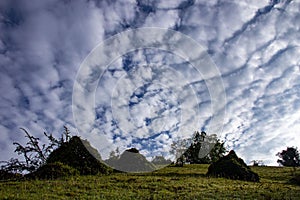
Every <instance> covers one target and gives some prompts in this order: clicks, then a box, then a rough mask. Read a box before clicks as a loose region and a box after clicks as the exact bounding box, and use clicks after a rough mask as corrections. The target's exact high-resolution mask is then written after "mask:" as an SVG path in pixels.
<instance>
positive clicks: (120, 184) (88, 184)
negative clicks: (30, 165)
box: [0, 165, 300, 199]
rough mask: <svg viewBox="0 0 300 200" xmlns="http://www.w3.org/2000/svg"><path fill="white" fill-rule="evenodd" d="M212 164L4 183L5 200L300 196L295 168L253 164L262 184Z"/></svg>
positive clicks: (1, 186)
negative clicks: (217, 172)
mask: <svg viewBox="0 0 300 200" xmlns="http://www.w3.org/2000/svg"><path fill="white" fill-rule="evenodd" d="M207 168H208V165H186V166H184V167H183V168H181V167H166V168H163V169H161V170H159V171H156V172H153V173H144V174H127V173H116V174H112V175H100V176H76V177H71V178H67V179H59V180H47V181H42V180H30V181H29V180H27V181H8V182H0V199H300V186H296V185H293V184H289V183H288V181H289V180H290V179H291V178H292V176H291V169H290V168H286V167H284V168H283V167H252V170H253V171H254V172H256V173H258V174H259V176H260V178H261V179H260V180H261V181H260V182H259V183H253V182H245V181H238V180H228V179H224V178H208V177H206V176H205V174H206V172H207Z"/></svg>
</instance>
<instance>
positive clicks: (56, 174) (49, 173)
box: [25, 162, 79, 179]
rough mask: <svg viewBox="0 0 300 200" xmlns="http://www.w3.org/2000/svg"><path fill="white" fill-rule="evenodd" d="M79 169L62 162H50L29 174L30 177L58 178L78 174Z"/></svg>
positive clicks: (27, 176)
mask: <svg viewBox="0 0 300 200" xmlns="http://www.w3.org/2000/svg"><path fill="white" fill-rule="evenodd" d="M77 175H79V171H78V170H77V169H74V168H73V167H70V166H68V165H65V164H63V163H61V162H55V163H48V164H45V165H43V166H41V167H39V168H38V169H37V170H36V171H35V172H32V173H30V174H27V175H26V176H25V177H26V178H30V179H58V178H63V177H69V176H77Z"/></svg>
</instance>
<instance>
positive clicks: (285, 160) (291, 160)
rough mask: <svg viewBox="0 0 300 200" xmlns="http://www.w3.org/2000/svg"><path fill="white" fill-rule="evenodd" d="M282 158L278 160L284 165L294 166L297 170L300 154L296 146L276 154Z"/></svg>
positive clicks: (299, 164)
mask: <svg viewBox="0 0 300 200" xmlns="http://www.w3.org/2000/svg"><path fill="white" fill-rule="evenodd" d="M276 156H278V157H279V158H281V159H278V160H277V163H279V164H280V165H282V166H287V167H293V169H294V172H295V171H296V167H299V166H300V155H299V152H298V150H297V148H295V147H287V149H286V150H282V151H281V152H278V153H277V154H276Z"/></svg>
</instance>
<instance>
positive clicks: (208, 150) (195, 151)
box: [184, 131, 227, 164]
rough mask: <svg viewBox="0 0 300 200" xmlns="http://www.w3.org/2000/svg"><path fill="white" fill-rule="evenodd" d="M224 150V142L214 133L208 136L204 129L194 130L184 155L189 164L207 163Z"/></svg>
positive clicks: (214, 160) (213, 160)
mask: <svg viewBox="0 0 300 200" xmlns="http://www.w3.org/2000/svg"><path fill="white" fill-rule="evenodd" d="M226 152H227V151H226V149H225V147H224V142H220V140H219V139H217V138H216V136H215V135H211V136H208V135H207V134H206V133H205V132H204V131H202V132H201V133H199V132H198V131H196V132H195V133H194V135H193V138H192V143H191V144H190V146H189V148H188V149H187V150H186V152H185V153H184V156H185V157H186V161H187V162H190V163H191V164H193V163H194V164H209V163H212V162H216V161H217V160H219V159H220V158H221V157H223V156H224V154H225V153H226Z"/></svg>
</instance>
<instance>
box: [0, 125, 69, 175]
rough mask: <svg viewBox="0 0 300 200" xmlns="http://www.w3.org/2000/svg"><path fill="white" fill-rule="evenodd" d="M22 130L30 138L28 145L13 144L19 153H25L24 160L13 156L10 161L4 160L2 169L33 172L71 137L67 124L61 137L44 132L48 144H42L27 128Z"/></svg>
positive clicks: (13, 171)
mask: <svg viewBox="0 0 300 200" xmlns="http://www.w3.org/2000/svg"><path fill="white" fill-rule="evenodd" d="M21 130H22V131H23V132H24V133H25V137H26V138H28V142H27V143H26V145H22V144H20V143H18V142H14V143H13V144H14V145H15V146H16V149H15V152H16V153H17V154H19V155H23V156H24V160H22V161H20V160H18V159H15V158H12V159H10V160H9V161H2V163H5V164H4V165H2V166H1V169H2V170H5V171H7V172H12V173H16V172H18V173H22V172H23V171H27V172H33V171H35V170H36V169H38V168H39V167H40V166H41V165H43V164H45V163H46V159H47V157H48V156H49V155H50V153H51V152H52V151H53V150H54V149H56V148H57V147H59V146H61V145H62V144H63V143H65V142H67V141H68V140H69V139H70V132H69V130H68V128H67V127H66V126H64V133H63V134H62V135H61V138H60V139H56V138H55V137H53V135H52V134H47V133H46V132H44V135H45V136H46V137H47V139H48V141H49V144H47V145H46V144H43V145H41V144H40V139H39V138H38V137H34V136H33V135H31V134H30V133H29V132H28V131H27V130H26V129H24V128H21ZM64 136H65V137H64Z"/></svg>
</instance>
